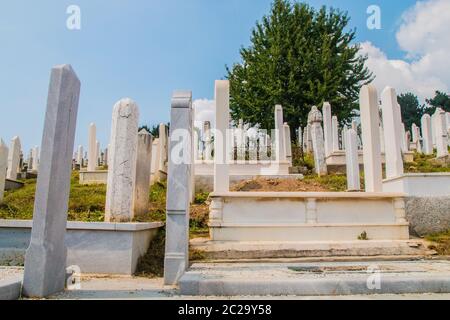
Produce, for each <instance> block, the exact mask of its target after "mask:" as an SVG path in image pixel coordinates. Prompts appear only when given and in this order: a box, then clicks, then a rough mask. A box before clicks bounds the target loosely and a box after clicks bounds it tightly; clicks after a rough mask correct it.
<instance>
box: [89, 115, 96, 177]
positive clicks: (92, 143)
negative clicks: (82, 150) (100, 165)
mask: <svg viewBox="0 0 450 320" xmlns="http://www.w3.org/2000/svg"><path fill="white" fill-rule="evenodd" d="M96 169H97V127H96V126H95V123H91V124H90V125H89V146H88V167H87V171H95V170H96Z"/></svg>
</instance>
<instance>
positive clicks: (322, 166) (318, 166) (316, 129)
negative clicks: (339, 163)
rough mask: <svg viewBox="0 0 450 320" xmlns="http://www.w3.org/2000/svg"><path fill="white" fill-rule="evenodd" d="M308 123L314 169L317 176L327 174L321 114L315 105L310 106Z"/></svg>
mask: <svg viewBox="0 0 450 320" xmlns="http://www.w3.org/2000/svg"><path fill="white" fill-rule="evenodd" d="M308 123H309V124H310V125H311V136H312V141H313V152H314V164H315V170H316V173H317V174H318V175H319V177H320V176H324V175H327V174H328V168H327V163H326V161H325V146H324V138H323V131H322V125H321V123H322V114H321V113H320V111H319V109H318V108H317V107H316V106H313V107H312V108H311V112H310V113H309V115H308Z"/></svg>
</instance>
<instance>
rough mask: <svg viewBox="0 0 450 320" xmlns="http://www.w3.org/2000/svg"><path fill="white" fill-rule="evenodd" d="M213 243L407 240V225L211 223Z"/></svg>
mask: <svg viewBox="0 0 450 320" xmlns="http://www.w3.org/2000/svg"><path fill="white" fill-rule="evenodd" d="M210 230H211V234H212V236H213V239H214V240H216V241H233V240H239V241H280V242H283V241H336V240H339V241H355V240H358V237H359V236H361V235H362V234H363V233H365V234H366V235H367V237H368V239H370V240H408V239H409V225H408V223H334V224H331V223H323V224H320V223H316V224H301V223H284V224H274V223H220V225H212V224H210Z"/></svg>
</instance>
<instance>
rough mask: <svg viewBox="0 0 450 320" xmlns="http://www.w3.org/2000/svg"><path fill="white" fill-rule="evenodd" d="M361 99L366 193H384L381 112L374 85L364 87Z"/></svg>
mask: <svg viewBox="0 0 450 320" xmlns="http://www.w3.org/2000/svg"><path fill="white" fill-rule="evenodd" d="M359 99H360V112H361V128H362V143H363V151H364V179H365V187H366V192H382V190H383V187H382V167H381V143H380V131H379V130H380V128H379V127H380V112H379V107H378V95H377V90H376V89H375V87H374V86H372V85H366V86H363V87H362V88H361V92H360V95H359ZM385 130H386V128H385ZM386 147H387V146H386Z"/></svg>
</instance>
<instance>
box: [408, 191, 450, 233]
mask: <svg viewBox="0 0 450 320" xmlns="http://www.w3.org/2000/svg"><path fill="white" fill-rule="evenodd" d="M406 218H407V220H408V221H409V223H410V233H411V235H414V236H420V237H423V236H426V235H429V234H432V233H436V232H443V231H446V230H449V229H450V195H449V196H448V197H408V198H407V199H406Z"/></svg>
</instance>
